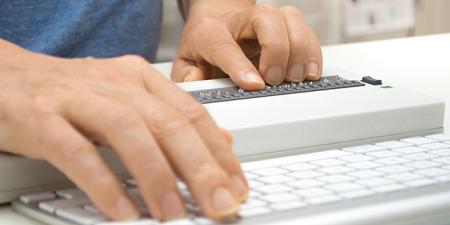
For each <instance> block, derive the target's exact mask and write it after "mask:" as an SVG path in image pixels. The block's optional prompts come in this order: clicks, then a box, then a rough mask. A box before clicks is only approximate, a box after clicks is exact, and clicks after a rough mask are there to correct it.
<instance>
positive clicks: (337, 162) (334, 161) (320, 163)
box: [311, 159, 346, 167]
mask: <svg viewBox="0 0 450 225" xmlns="http://www.w3.org/2000/svg"><path fill="white" fill-rule="evenodd" d="M311 163H312V164H315V165H318V166H322V167H326V166H337V165H342V164H345V163H346V162H345V161H343V160H339V159H322V160H316V161H312V162H311Z"/></svg>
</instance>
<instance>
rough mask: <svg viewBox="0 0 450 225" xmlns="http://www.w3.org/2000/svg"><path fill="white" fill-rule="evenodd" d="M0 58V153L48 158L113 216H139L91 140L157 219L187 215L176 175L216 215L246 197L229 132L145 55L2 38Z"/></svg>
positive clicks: (219, 216) (228, 211) (229, 210)
mask: <svg viewBox="0 0 450 225" xmlns="http://www.w3.org/2000/svg"><path fill="white" fill-rule="evenodd" d="M0 59H1V60H0V90H1V91H0V149H2V150H4V151H8V152H10V153H15V154H20V155H23V156H27V157H31V158H35V159H44V160H47V161H48V162H50V163H51V164H52V165H54V166H55V167H56V168H58V169H59V170H61V171H62V172H63V173H64V174H65V175H66V176H67V177H68V178H69V179H71V180H72V181H73V182H74V183H75V184H76V185H77V186H78V187H79V188H80V189H82V190H83V191H84V192H85V193H86V194H87V195H88V196H89V198H90V199H91V200H92V201H93V202H94V204H95V205H96V206H97V207H98V208H99V209H100V210H101V211H102V212H103V213H105V214H106V215H107V216H109V217H110V218H112V219H114V220H125V219H133V218H137V217H138V216H139V214H138V210H137V209H136V207H135V206H134V204H133V203H132V201H131V200H130V197H129V195H128V194H127V192H126V190H124V188H123V186H122V185H121V182H120V180H118V178H117V177H116V176H115V175H114V174H113V172H112V171H111V170H110V168H108V166H107V164H106V163H105V161H104V160H103V159H102V158H101V157H100V155H99V153H98V152H97V150H96V148H95V146H94V145H93V144H92V142H91V140H93V141H96V142H99V143H102V144H104V145H107V146H111V148H112V149H114V151H115V153H116V154H117V155H118V156H119V157H120V159H121V160H122V162H123V163H124V165H125V166H126V168H127V169H128V171H129V172H130V174H131V175H132V176H133V177H134V179H135V180H136V181H137V184H138V186H139V189H140V193H141V195H142V196H143V198H144V200H145V202H146V205H147V208H148V209H149V211H150V213H151V215H152V217H154V218H156V219H161V220H166V219H171V218H177V217H182V216H184V214H185V209H184V204H183V200H182V198H181V196H180V192H179V190H178V189H177V186H176V183H175V182H176V178H177V177H178V178H180V179H182V180H184V181H185V182H186V183H187V185H188V187H189V190H190V192H191V194H192V195H193V197H194V199H195V200H196V201H197V203H198V204H199V206H200V208H201V209H202V211H203V212H204V213H205V214H206V215H207V216H209V217H211V218H213V219H224V218H227V217H229V216H231V215H233V214H235V213H236V211H237V209H238V207H239V202H240V201H242V200H244V199H245V198H246V195H247V191H248V186H247V183H246V180H245V178H244V175H243V172H242V170H241V168H240V165H239V161H238V159H237V158H236V157H235V155H234V154H233V152H232V150H231V143H230V138H229V137H227V135H226V134H225V135H224V133H223V131H221V130H220V129H219V128H218V127H217V125H216V124H215V123H214V121H213V120H212V118H211V117H210V116H209V115H208V113H207V111H206V110H205V109H204V108H203V107H202V106H201V105H200V104H199V103H197V102H196V101H195V100H194V99H193V98H192V97H190V96H189V95H188V94H186V93H184V92H183V91H182V90H181V89H179V88H178V87H176V86H175V85H173V83H172V82H170V81H169V80H167V79H165V78H164V77H162V76H161V75H160V74H159V73H158V72H157V71H156V70H155V69H153V68H152V66H151V65H150V64H149V63H147V62H146V61H145V60H144V59H142V58H140V57H137V56H123V57H118V58H112V59H93V58H86V59H60V58H55V57H49V56H43V55H39V54H35V53H31V52H28V51H25V50H23V49H21V48H19V47H17V46H15V45H12V44H10V43H8V42H5V41H2V40H0Z"/></svg>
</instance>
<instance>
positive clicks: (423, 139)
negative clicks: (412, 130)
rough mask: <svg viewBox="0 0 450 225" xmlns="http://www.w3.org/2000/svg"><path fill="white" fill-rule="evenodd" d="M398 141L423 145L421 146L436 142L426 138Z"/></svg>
mask: <svg viewBox="0 0 450 225" xmlns="http://www.w3.org/2000/svg"><path fill="white" fill-rule="evenodd" d="M400 141H403V142H407V143H410V144H413V145H423V144H429V143H434V142H437V141H436V140H435V139H431V138H426V137H413V138H406V139H402V140H400Z"/></svg>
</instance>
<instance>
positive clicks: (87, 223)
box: [56, 208, 107, 225]
mask: <svg viewBox="0 0 450 225" xmlns="http://www.w3.org/2000/svg"><path fill="white" fill-rule="evenodd" d="M56 215H57V216H60V217H62V218H64V219H66V220H69V221H72V222H74V223H77V224H82V225H91V224H94V223H98V222H102V221H106V220H107V219H106V218H105V217H104V216H103V215H101V214H97V213H92V212H90V211H86V210H84V209H82V208H69V209H58V210H56Z"/></svg>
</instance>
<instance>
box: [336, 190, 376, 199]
mask: <svg viewBox="0 0 450 225" xmlns="http://www.w3.org/2000/svg"><path fill="white" fill-rule="evenodd" d="M372 194H374V193H373V192H372V191H369V190H357V191H351V192H345V193H341V194H339V196H341V197H342V198H348V199H351V198H360V197H365V196H368V195H372Z"/></svg>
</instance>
